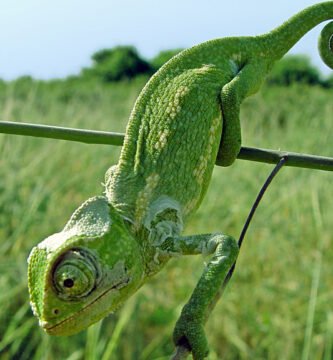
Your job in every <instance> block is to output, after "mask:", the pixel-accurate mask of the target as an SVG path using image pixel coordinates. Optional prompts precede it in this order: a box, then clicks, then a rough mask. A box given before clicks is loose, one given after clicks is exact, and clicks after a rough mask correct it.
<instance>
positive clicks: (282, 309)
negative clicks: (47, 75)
mask: <svg viewBox="0 0 333 360" xmlns="http://www.w3.org/2000/svg"><path fill="white" fill-rule="evenodd" d="M144 82H145V79H144V78H141V79H137V80H135V81H134V82H130V83H126V82H124V83H119V84H114V85H109V86H106V85H102V84H99V83H95V82H92V81H91V82H88V83H79V82H77V81H75V80H72V81H67V82H62V81H53V82H51V83H43V82H31V81H29V80H25V81H21V83H15V82H13V83H11V84H7V85H3V84H2V85H1V87H0V118H1V119H3V120H12V121H19V120H21V121H28V122H36V123H44V124H54V125H62V126H72V127H80V128H91V129H98V130H111V131H124V129H125V126H126V122H127V118H128V115H129V113H130V109H131V107H132V106H133V103H134V101H135V98H136V96H137V94H138V93H139V91H140V89H141V88H142V86H143V85H144ZM332 100H333V93H332V91H331V90H330V91H329V90H323V89H320V88H315V87H312V88H310V87H291V88H274V87H269V88H265V89H264V90H263V91H261V92H260V93H259V94H258V95H256V96H255V97H253V98H251V99H248V100H247V101H246V102H245V103H244V105H243V107H242V114H241V115H242V126H243V144H244V145H247V146H256V147H266V148H273V149H278V148H281V149H284V150H290V151H299V152H307V153H314V154H321V155H326V156H333V147H332V145H331V144H332V134H333V121H332V120H333V119H332V114H333V108H332V103H333V102H332ZM119 150H120V149H119V148H116V147H111V146H103V145H100V146H97V145H96V146H95V145H83V144H75V143H69V142H65V141H56V140H44V139H33V138H26V137H18V136H10V135H0V274H1V276H0V289H1V291H0V357H1V359H50V360H53V359H68V360H76V359H86V360H90V359H102V360H107V359H119V360H122V359H124V360H127V359H133V360H134V359H141V360H144V359H147V360H150V359H160V360H161V359H167V358H168V355H170V354H171V353H172V352H173V346H172V342H171V334H172V329H173V325H174V323H175V321H176V319H177V316H178V315H179V312H180V310H181V307H182V305H183V304H184V303H185V301H186V299H187V298H188V296H189V295H190V293H191V291H192V289H193V288H194V286H195V283H196V281H197V279H198V278H199V276H200V273H201V270H202V267H203V261H204V259H202V258H201V257H193V258H191V257H189V258H179V259H176V260H173V261H171V262H170V263H169V264H168V266H167V268H166V269H165V270H164V271H163V272H162V273H160V274H159V275H158V276H156V277H155V278H154V279H153V280H152V281H151V282H150V283H149V284H147V285H146V286H144V287H143V288H142V289H141V290H140V291H139V293H138V294H136V295H135V296H134V297H133V298H132V299H130V301H128V302H127V303H126V304H125V306H124V307H123V308H122V309H121V310H120V311H119V312H117V313H116V314H113V315H111V316H109V317H108V318H106V319H105V320H103V321H102V322H101V323H99V324H96V325H94V326H93V327H90V328H89V329H88V330H87V331H85V332H82V333H80V334H78V335H75V336H72V337H67V338H66V337H49V336H47V335H45V334H44V333H43V332H42V331H41V329H40V328H39V327H38V325H37V321H36V319H35V318H34V317H33V315H32V313H31V310H30V308H29V304H28V291H27V280H26V270H27V263H26V258H27V256H28V254H29V252H30V250H31V248H32V247H33V246H34V245H35V244H37V243H38V242H39V241H40V240H42V239H43V238H45V237H46V236H48V235H50V234H52V233H54V232H56V231H59V230H61V228H62V226H63V225H64V224H65V222H66V221H67V219H68V218H69V216H70V215H71V213H72V212H73V210H74V209H75V208H77V206H78V205H80V204H81V203H82V202H83V201H84V200H85V199H87V198H88V197H91V196H93V195H96V194H100V193H101V192H102V191H103V187H102V185H101V183H102V182H103V180H104V179H103V178H104V173H105V171H106V169H107V168H108V167H109V166H110V165H112V164H114V163H116V162H117V158H118V156H119ZM270 169H271V166H269V165H265V164H255V163H250V162H245V161H237V162H236V163H235V164H234V165H233V166H232V167H230V168H225V169H223V168H218V167H216V169H215V171H214V175H213V179H212V183H211V186H210V189H209V191H208V193H207V196H206V198H205V200H204V203H203V205H202V206H201V208H200V209H199V211H198V213H197V214H196V215H195V216H194V217H193V219H192V220H191V222H190V223H189V224H188V226H187V228H186V232H187V233H200V232H205V233H206V232H214V231H223V232H225V233H228V234H231V235H233V236H235V237H238V236H239V233H240V231H241V228H242V225H243V223H244V221H245V218H246V216H247V214H248V212H249V209H250V207H251V205H252V202H253V200H254V198H255V196H256V194H257V192H258V191H259V188H260V186H261V185H262V183H263V182H264V180H265V178H266V176H267V175H268V173H269V171H270ZM332 195H333V182H332V174H330V173H324V172H320V171H311V170H303V169H293V168H284V169H283V170H282V171H281V173H280V174H279V175H278V177H277V178H276V180H274V182H273V185H272V186H271V187H270V189H269V191H268V193H267V194H266V195H265V197H264V200H263V202H262V203H261V204H260V207H259V209H258V212H257V213H256V215H255V217H254V220H253V222H252V224H251V226H250V229H249V232H248V234H247V236H246V238H245V241H244V247H243V248H242V251H241V254H240V257H239V261H238V264H237V268H236V271H235V275H234V277H233V279H232V281H231V283H230V286H229V287H228V289H227V291H226V293H225V294H224V297H223V299H222V300H221V301H220V303H219V304H218V306H217V307H216V309H215V311H214V313H213V315H212V316H211V318H210V320H209V322H208V324H207V327H206V329H207V334H208V339H209V343H210V348H211V353H210V357H209V359H211V360H214V359H256V360H258V359H302V360H307V359H309V360H310V359H325V360H328V359H331V358H332V356H333V308H332V301H333V281H332V280H333V266H332V262H333V247H332V246H331V242H332V221H331V219H332V218H333V204H332V201H330V200H331V199H332Z"/></svg>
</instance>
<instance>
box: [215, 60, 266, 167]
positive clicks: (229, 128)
mask: <svg viewBox="0 0 333 360" xmlns="http://www.w3.org/2000/svg"><path fill="white" fill-rule="evenodd" d="M266 68H267V65H266V64H265V63H264V62H258V63H255V64H247V65H245V66H244V67H243V68H240V69H239V72H238V74H237V75H236V76H235V77H234V78H233V79H232V80H231V81H230V82H229V83H227V84H226V85H225V86H223V88H222V91H221V108H222V109H221V110H222V116H223V130H222V138H221V142H220V149H219V152H218V159H219V164H220V165H222V166H229V165H231V164H232V163H233V162H234V161H235V160H236V158H237V155H238V153H239V151H240V149H241V141H242V140H241V125H240V119H239V113H240V105H241V102H242V101H243V100H244V99H245V98H246V97H247V96H249V95H252V94H254V93H256V92H257V91H258V90H259V88H260V86H261V84H262V82H263V80H264V78H265V74H266V72H265V69H266Z"/></svg>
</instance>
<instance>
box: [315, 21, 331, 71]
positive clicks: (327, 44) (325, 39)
mask: <svg viewBox="0 0 333 360" xmlns="http://www.w3.org/2000/svg"><path fill="white" fill-rule="evenodd" d="M318 49H319V54H320V57H321V59H322V60H323V62H324V63H325V64H326V65H327V66H328V67H330V68H331V69H333V21H331V22H329V23H328V24H327V25H326V26H325V27H324V28H323V30H322V31H321V33H320V36H319V42H318Z"/></svg>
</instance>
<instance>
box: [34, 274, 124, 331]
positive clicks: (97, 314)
mask: <svg viewBox="0 0 333 360" xmlns="http://www.w3.org/2000/svg"><path fill="white" fill-rule="evenodd" d="M129 281H130V277H127V278H126V279H124V280H122V281H120V282H119V283H117V284H115V285H113V286H112V287H111V288H110V289H107V290H105V291H104V292H103V293H102V294H100V295H99V296H98V297H97V298H96V299H94V300H93V301H92V302H91V303H89V304H88V305H86V306H85V307H83V308H82V309H81V310H79V311H78V312H76V313H75V314H74V315H71V316H70V317H68V318H66V319H64V320H61V321H60V322H58V323H57V324H54V325H53V324H52V325H48V323H47V322H43V321H42V322H41V326H42V327H43V329H44V330H45V331H46V333H48V334H49V335H73V334H75V333H78V332H80V331H82V330H84V329H85V328H87V327H88V326H89V325H91V324H93V323H95V322H97V321H99V320H100V319H101V318H103V317H104V316H106V315H107V314H108V313H110V310H109V309H110V306H108V305H110V303H109V302H108V301H106V305H105V306H104V307H98V308H97V309H96V310H97V311H92V312H91V315H92V316H89V317H88V316H86V318H83V316H84V315H85V314H86V313H87V312H88V311H89V310H90V308H91V307H92V306H93V305H95V304H96V303H98V302H100V300H102V299H103V298H105V297H106V296H107V295H109V294H110V293H111V292H112V291H114V290H119V289H121V288H123V287H124V286H126V285H127V284H128V283H129ZM78 319H83V321H82V322H80V323H78ZM68 324H71V325H70V326H68Z"/></svg>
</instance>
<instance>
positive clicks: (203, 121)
mask: <svg viewBox="0 0 333 360" xmlns="http://www.w3.org/2000/svg"><path fill="white" fill-rule="evenodd" d="M176 72H177V69H176ZM168 74H169V76H168V77H166V78H164V79H163V80H161V81H159V83H158V84H157V85H156V84H154V81H153V85H152V87H153V88H154V89H153V91H152V90H151V89H149V86H148V89H145V90H144V91H143V95H142V96H143V97H147V99H146V101H144V102H143V101H142V99H141V104H142V103H144V104H145V106H144V107H141V108H140V107H139V108H136V107H135V108H134V111H133V113H132V116H131V120H130V123H129V126H128V129H127V132H126V133H127V139H126V140H125V144H124V147H123V150H122V154H121V158H120V161H119V164H118V166H117V169H116V170H115V171H114V172H113V176H112V179H110V180H109V182H108V185H107V194H108V197H109V199H110V201H111V203H112V205H113V206H115V207H116V208H118V209H119V210H120V211H123V212H126V214H127V215H128V214H131V217H132V220H134V221H135V222H137V221H139V220H141V219H142V218H143V217H144V211H146V209H147V208H148V205H149V204H150V203H152V202H153V201H154V200H155V199H156V197H159V196H161V195H164V196H167V197H170V198H172V199H174V200H176V201H178V202H179V204H180V205H181V208H182V213H183V215H184V216H185V217H186V216H187V215H189V214H191V213H192V212H193V211H194V210H195V209H197V207H198V206H199V205H200V202H201V201H202V198H203V196H204V194H205V191H206V189H207V186H208V183H209V180H210V178H211V174H212V171H213V167H214V163H215V160H216V155H217V151H218V146H219V141H220V138H221V132H222V111H221V103H220V92H221V89H222V86H223V82H224V81H223V80H224V77H223V73H222V71H221V70H220V69H219V68H217V67H216V66H213V65H204V66H202V67H200V68H195V69H188V70H185V71H184V70H182V71H181V72H179V74H177V73H176V74H175V75H174V76H170V72H168ZM131 139H137V140H136V141H133V140H131Z"/></svg>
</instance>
